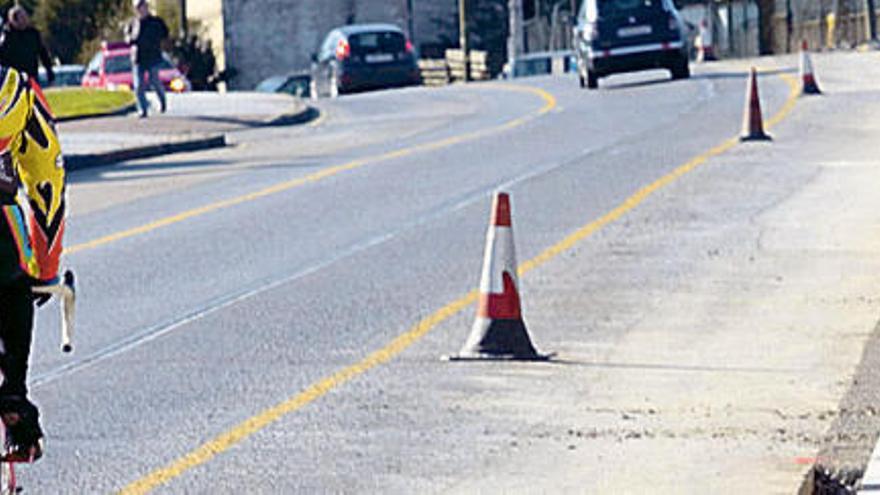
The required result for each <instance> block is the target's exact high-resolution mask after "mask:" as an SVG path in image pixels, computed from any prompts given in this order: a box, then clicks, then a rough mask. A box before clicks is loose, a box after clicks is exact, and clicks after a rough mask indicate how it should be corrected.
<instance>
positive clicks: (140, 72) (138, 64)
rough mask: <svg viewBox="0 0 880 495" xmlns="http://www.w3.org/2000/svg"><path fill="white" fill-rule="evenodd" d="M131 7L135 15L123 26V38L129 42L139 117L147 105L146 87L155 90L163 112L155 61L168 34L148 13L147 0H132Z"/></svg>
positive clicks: (144, 114) (156, 62) (161, 90)
mask: <svg viewBox="0 0 880 495" xmlns="http://www.w3.org/2000/svg"><path fill="white" fill-rule="evenodd" d="M134 8H135V10H136V11H137V18H135V19H134V20H132V22H131V23H129V25H128V26H127V27H126V29H125V38H126V41H127V42H128V43H129V44H131V57H132V66H133V67H132V73H133V74H132V75H133V76H134V90H135V93H136V94H137V103H138V111H139V112H140V116H141V117H142V118H143V117H146V116H147V110H148V109H149V107H150V103H149V102H148V101H147V94H146V93H147V87H152V88H153V89H154V90H155V91H156V95H158V97H159V105H160V107H159V109H160V110H161V111H162V113H165V108H166V104H165V88H164V87H163V86H162V81H160V80H159V63H160V62H161V61H162V42H163V41H164V40H165V38H167V37H168V26H167V25H165V21H163V20H162V19H161V18H160V17H157V16H154V15H152V14H150V4H149V2H148V1H147V0H134ZM144 79H146V82H145V81H144Z"/></svg>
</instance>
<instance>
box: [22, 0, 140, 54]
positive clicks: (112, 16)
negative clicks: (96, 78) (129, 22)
mask: <svg viewBox="0 0 880 495" xmlns="http://www.w3.org/2000/svg"><path fill="white" fill-rule="evenodd" d="M130 4H131V2H130V1H129V0H39V8H38V9H37V11H36V14H35V16H34V21H35V23H36V25H37V27H38V28H39V29H40V31H41V32H42V33H43V36H44V37H45V41H46V44H47V45H48V46H49V50H50V51H51V52H52V53H53V54H54V55H55V56H57V57H58V58H60V59H61V60H62V61H63V62H73V61H77V60H79V61H85V60H86V59H87V58H88V57H89V56H90V55H91V53H89V52H87V51H85V50H84V49H83V47H84V44H86V43H87V42H91V43H90V44H89V45H87V46H89V47H93V45H95V44H97V43H98V42H100V40H101V39H106V38H111V37H115V36H121V34H120V33H121V25H122V22H124V20H125V19H126V18H127V17H128V16H129V15H130V9H131V6H130Z"/></svg>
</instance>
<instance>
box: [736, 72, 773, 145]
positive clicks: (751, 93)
mask: <svg viewBox="0 0 880 495" xmlns="http://www.w3.org/2000/svg"><path fill="white" fill-rule="evenodd" d="M739 140H740V141H770V140H771V138H770V136H768V135H767V134H765V133H764V121H763V119H762V118H761V98H760V97H759V96H758V73H757V71H756V70H755V68H754V67H752V70H751V72H750V73H749V83H748V86H746V110H745V113H744V114H743V130H742V135H741V136H740V137H739Z"/></svg>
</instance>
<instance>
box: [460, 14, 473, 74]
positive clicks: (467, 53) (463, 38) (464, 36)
mask: <svg viewBox="0 0 880 495" xmlns="http://www.w3.org/2000/svg"><path fill="white" fill-rule="evenodd" d="M458 45H459V47H460V48H461V53H462V55H464V80H465V81H470V80H471V50H470V46H469V45H468V28H467V0H458Z"/></svg>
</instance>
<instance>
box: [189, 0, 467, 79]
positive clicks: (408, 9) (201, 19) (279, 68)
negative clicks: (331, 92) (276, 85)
mask: <svg viewBox="0 0 880 495" xmlns="http://www.w3.org/2000/svg"><path fill="white" fill-rule="evenodd" d="M457 16H458V0H199V1H197V2H192V1H191V2H188V4H187V17H188V18H189V19H192V20H196V21H198V23H199V24H200V25H201V26H203V28H204V29H205V35H206V36H208V37H210V39H211V41H212V44H213V46H214V47H215V51H216V52H217V53H215V55H216V56H217V60H218V66H219V68H220V69H227V70H228V71H229V72H230V73H233V74H234V77H232V78H231V79H230V80H229V83H228V87H229V88H230V89H239V90H246V89H252V88H253V87H254V86H255V85H256V84H257V83H259V82H260V81H261V80H263V79H265V78H267V77H269V76H272V75H277V74H284V73H287V72H291V71H297V70H305V69H308V68H309V66H310V64H311V55H312V53H314V52H315V51H316V50H317V47H318V45H319V44H320V42H321V40H322V39H323V37H324V35H325V34H326V33H327V32H328V31H330V30H331V29H333V28H335V27H338V26H342V25H345V24H349V23H366V22H387V23H392V24H396V25H398V26H400V27H401V28H402V29H403V30H404V31H407V32H410V31H412V32H410V38H411V39H412V40H413V44H414V45H415V46H417V47H422V46H430V45H432V44H437V43H442V42H443V41H444V40H449V39H457V36H458V32H457V28H456V25H457V24H456V19H457Z"/></svg>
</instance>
